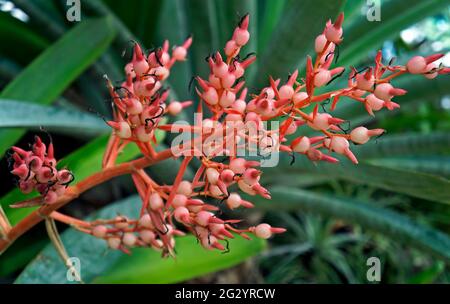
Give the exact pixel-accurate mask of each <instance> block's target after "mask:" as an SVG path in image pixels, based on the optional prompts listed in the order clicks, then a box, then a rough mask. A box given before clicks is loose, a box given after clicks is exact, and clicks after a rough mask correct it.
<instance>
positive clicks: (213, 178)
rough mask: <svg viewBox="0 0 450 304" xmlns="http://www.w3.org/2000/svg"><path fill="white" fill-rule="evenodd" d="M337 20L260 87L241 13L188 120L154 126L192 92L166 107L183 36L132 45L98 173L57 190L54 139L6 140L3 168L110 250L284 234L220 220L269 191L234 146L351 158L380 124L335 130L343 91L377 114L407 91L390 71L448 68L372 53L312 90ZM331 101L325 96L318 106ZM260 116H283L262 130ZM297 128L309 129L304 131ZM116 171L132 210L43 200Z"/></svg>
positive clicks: (61, 175)
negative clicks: (78, 214)
mask: <svg viewBox="0 0 450 304" xmlns="http://www.w3.org/2000/svg"><path fill="white" fill-rule="evenodd" d="M343 20H344V16H343V14H340V15H339V16H338V17H337V19H336V21H335V22H334V23H332V22H331V21H328V22H327V24H326V25H325V28H324V30H323V32H322V33H321V34H319V35H318V36H317V38H316V40H315V53H316V56H315V59H314V61H313V59H312V58H311V57H309V56H308V57H307V61H306V70H305V73H304V75H303V76H302V77H300V74H299V72H298V71H297V70H295V71H294V72H292V73H291V74H290V76H289V77H288V79H287V81H286V82H283V81H282V80H281V79H273V78H272V77H269V85H268V86H267V87H265V88H263V89H262V90H260V91H259V92H253V93H250V92H249V89H248V88H247V87H246V84H245V80H244V77H243V76H244V75H245V72H246V69H247V68H248V67H249V66H250V65H251V64H252V63H253V62H254V61H255V60H256V57H255V55H253V54H250V55H248V56H245V57H241V49H242V47H243V46H245V45H246V44H247V42H248V41H249V39H250V34H249V31H248V26H249V16H248V15H246V16H244V17H243V18H242V19H241V21H240V22H239V24H238V26H237V27H236V28H235V30H234V32H233V35H232V38H231V39H230V40H229V41H228V42H227V43H226V45H225V48H224V53H223V54H221V53H220V52H216V53H214V54H213V55H210V56H209V57H207V64H208V66H209V71H210V73H209V75H207V77H203V78H202V77H200V76H197V77H196V78H195V79H196V81H197V84H198V86H197V87H196V93H197V95H198V97H199V99H200V102H199V103H198V106H197V111H196V114H197V115H196V117H195V119H194V121H195V123H194V124H188V125H187V124H179V123H171V124H163V120H162V118H163V117H164V116H165V115H166V114H170V115H177V114H179V113H180V112H181V111H182V110H183V108H185V107H187V106H190V105H191V104H192V101H184V102H179V101H171V102H170V103H168V104H167V101H168V99H169V98H170V97H169V96H170V95H169V91H168V90H167V89H165V88H164V86H163V83H164V80H165V79H167V77H168V76H169V74H170V69H171V67H172V66H173V65H174V63H175V62H177V61H184V60H185V59H186V56H187V51H188V48H189V46H190V45H191V43H192V38H191V37H189V38H188V39H187V40H186V41H185V42H184V43H183V44H182V45H181V46H177V47H174V48H173V49H172V50H171V51H169V43H168V42H167V41H165V42H164V44H163V46H162V47H161V48H157V49H153V50H151V51H150V52H149V54H145V53H144V52H143V51H142V49H141V47H140V46H139V44H137V43H135V44H134V49H133V58H132V60H131V62H129V63H128V64H127V65H126V66H125V74H126V81H125V82H124V83H122V84H121V85H120V86H118V87H115V86H114V85H113V84H112V83H111V82H110V81H109V80H107V85H108V88H109V91H110V95H111V98H112V100H113V106H114V107H113V120H111V121H108V122H107V123H108V125H110V126H111V127H112V128H113V132H112V134H111V137H110V140H109V142H108V145H107V147H106V151H105V154H104V158H103V171H102V172H99V173H97V174H94V175H93V176H91V177H88V178H87V179H85V180H83V181H81V182H80V183H79V184H77V185H76V186H74V187H69V189H71V191H68V192H69V193H65V192H64V191H63V190H64V189H65V185H67V183H68V182H69V181H70V180H71V177H70V174H69V172H68V171H67V170H61V171H57V170H56V169H55V168H54V166H55V165H56V161H53V152H52V151H53V147H51V148H50V146H49V149H48V152H47V154H45V146H44V147H43V146H42V145H43V144H42V142H41V141H40V140H37V141H36V143H35V145H33V149H32V150H33V151H32V152H27V151H23V150H21V149H19V148H14V151H15V153H14V154H13V157H14V160H15V164H14V170H13V171H12V172H13V173H14V174H16V175H17V176H19V178H20V183H19V185H20V188H21V189H22V190H23V191H30V190H31V189H33V188H35V189H37V190H38V191H39V192H40V193H41V195H42V198H43V200H42V202H41V203H42V204H45V205H44V206H42V207H41V208H46V209H42V210H43V211H45V212H46V214H48V215H49V216H51V217H53V218H54V219H56V220H59V221H62V222H65V223H68V224H71V225H73V226H74V227H75V228H77V229H78V230H80V231H82V232H85V233H88V234H92V235H93V236H95V237H97V238H101V239H104V240H106V241H107V243H108V244H109V246H110V247H111V248H114V249H120V250H122V251H128V248H130V247H134V246H142V247H152V248H154V249H156V250H162V252H163V254H164V255H174V252H175V251H174V248H175V238H174V236H180V235H183V234H185V233H186V232H189V233H192V234H193V235H194V236H196V237H197V239H198V240H199V242H200V244H201V245H202V246H203V247H205V248H207V249H212V248H216V249H219V250H225V248H226V247H227V241H226V240H227V239H228V238H233V237H235V236H237V235H239V236H242V237H244V238H249V237H250V236H249V235H252V234H253V235H255V236H256V237H260V238H269V237H271V236H272V235H273V234H274V233H281V232H284V231H285V229H283V228H274V227H271V226H270V225H268V224H259V225H257V226H254V227H248V228H245V227H242V226H241V223H240V222H241V221H240V220H238V219H221V218H219V215H221V214H222V213H221V208H224V207H227V208H229V209H236V208H241V207H242V208H252V207H253V204H252V203H251V202H250V201H247V200H245V199H243V198H242V197H241V194H240V193H241V192H244V193H246V194H248V195H250V196H252V195H259V196H262V197H264V198H266V199H270V192H269V191H268V190H267V189H266V188H265V187H264V186H263V185H262V184H261V182H262V179H261V175H262V171H261V170H260V169H258V168H259V167H261V164H262V162H260V161H256V160H251V159H249V158H248V157H245V153H244V155H243V154H242V151H244V152H245V151H246V152H252V151H253V152H254V150H255V149H256V150H258V151H259V154H258V155H260V156H261V155H262V154H264V153H278V152H285V153H288V154H290V155H291V156H294V155H296V154H300V155H305V156H306V157H308V158H309V159H310V160H311V161H314V162H319V161H325V162H332V163H336V162H338V159H337V158H336V157H335V156H333V155H334V154H341V155H343V156H345V157H347V158H348V159H350V160H351V161H352V162H354V163H355V164H356V163H358V161H357V158H356V156H355V155H354V154H353V152H352V151H351V149H350V143H354V144H365V143H366V142H368V141H369V139H370V138H371V137H374V136H379V135H381V134H382V133H383V132H384V130H382V129H373V130H369V129H367V128H365V127H364V126H358V127H356V128H354V129H352V130H344V127H343V125H344V124H345V123H347V121H346V120H345V118H342V117H334V116H333V115H332V114H331V113H332V112H333V110H334V109H335V108H336V107H337V106H338V104H339V103H340V102H342V100H343V99H344V98H345V99H347V101H353V102H357V103H361V106H363V107H365V109H366V111H367V112H368V114H369V115H375V113H376V112H377V111H380V110H382V109H383V108H386V109H387V110H394V109H396V108H399V107H400V105H399V104H397V103H396V102H395V101H393V99H395V96H398V95H403V94H405V93H406V91H405V90H403V89H401V88H396V87H395V86H394V85H393V84H392V83H391V81H392V80H393V79H394V78H396V77H398V76H400V75H402V74H406V73H410V74H421V75H423V76H424V77H426V78H430V79H431V78H434V77H436V76H437V75H438V74H448V73H449V72H450V69H449V68H444V67H441V66H436V64H435V62H436V61H437V60H438V59H439V58H441V57H442V55H440V54H436V55H431V56H428V57H420V56H416V57H413V58H412V59H411V60H409V61H408V62H407V64H406V65H405V66H402V65H392V64H391V63H390V62H389V63H387V64H386V63H383V62H384V61H383V58H382V54H381V52H379V53H378V54H377V56H376V59H375V64H374V65H373V66H370V67H367V68H365V69H363V70H357V69H355V68H353V67H352V68H350V71H349V73H348V79H347V86H346V87H344V88H341V89H337V90H331V91H328V92H322V93H320V94H317V92H316V89H318V88H324V87H326V86H327V85H328V84H330V83H331V82H332V81H334V80H335V79H337V78H338V77H342V76H343V75H344V73H345V68H344V67H339V66H337V67H332V66H333V62H334V61H336V60H335V59H336V57H337V50H338V46H339V44H340V43H341V41H342V39H343V29H342V24H343ZM328 102H330V103H331V104H330V106H329V109H328V110H327V111H326V110H325V106H326V105H327V104H328ZM320 106H322V107H320ZM267 121H278V122H279V123H280V124H279V126H278V127H275V128H274V127H271V128H268V127H267V125H266V124H265V122H267ZM305 128H310V129H312V130H314V131H315V132H316V134H315V135H314V136H311V137H310V136H305V135H302V133H303V134H304V131H302V130H304V129H305ZM157 130H163V131H177V132H179V131H182V132H184V133H187V134H189V135H192V136H190V137H189V138H190V139H189V141H187V142H183V143H173V144H172V147H171V148H169V149H166V150H163V151H159V152H157V150H156V146H157V145H158V143H157V141H156V139H155V132H156V131H157ZM211 138H213V139H214V140H211ZM129 144H135V145H137V146H138V147H139V149H140V151H141V152H142V154H143V155H144V157H143V158H140V159H137V160H134V161H131V162H129V163H122V164H117V163H116V158H117V156H118V154H119V153H120V152H121V151H122V150H123V148H124V147H125V146H126V145H129ZM261 151H263V152H264V153H261ZM168 158H178V159H180V160H181V164H180V167H179V170H178V174H177V176H176V178H175V180H174V181H173V183H172V184H170V185H167V184H158V183H157V182H156V181H155V180H153V179H152V178H151V177H150V176H149V175H148V174H147V172H146V171H145V170H144V168H145V167H146V166H150V165H153V164H155V163H157V162H160V161H164V160H166V159H168ZM194 158H197V159H198V160H199V164H200V165H199V166H198V167H197V171H196V173H195V175H194V177H193V178H192V180H187V179H185V177H184V175H185V171H186V169H187V168H188V165H189V164H190V163H191V161H192V160H193V159H194ZM30 172H31V173H30ZM50 172H51V173H50ZM47 173H48V174H47ZM122 174H131V176H132V179H133V182H134V185H135V186H136V189H137V192H138V193H139V196H140V198H141V200H142V205H141V208H140V216H139V218H137V219H129V218H127V217H125V216H117V217H116V218H114V219H104V220H96V221H93V222H85V221H80V220H77V219H73V218H71V217H68V216H66V215H62V214H60V213H58V212H56V211H55V210H54V209H52V208H51V204H53V203H55V202H58V203H59V204H58V206H61V205H63V204H64V203H67V202H69V201H70V200H72V199H73V198H75V197H76V196H77V195H79V194H80V193H81V192H83V191H85V190H87V189H89V188H90V187H93V186H95V185H97V184H98V183H100V182H104V181H106V180H108V179H110V178H112V177H114V176H118V175H122ZM80 185H81V186H80ZM49 204H50V207H49V206H48V205H49ZM43 211H42V212H43ZM0 245H1V243H0Z"/></svg>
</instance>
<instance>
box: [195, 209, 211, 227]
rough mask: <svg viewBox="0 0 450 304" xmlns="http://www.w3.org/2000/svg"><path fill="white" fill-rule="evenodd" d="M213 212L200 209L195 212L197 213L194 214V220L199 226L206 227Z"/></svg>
mask: <svg viewBox="0 0 450 304" xmlns="http://www.w3.org/2000/svg"><path fill="white" fill-rule="evenodd" d="M213 216H214V214H213V213H211V212H208V211H200V212H199V213H197V215H196V216H195V221H196V222H197V224H199V225H200V226H203V227H206V226H208V224H209V221H210V219H211V217H213Z"/></svg>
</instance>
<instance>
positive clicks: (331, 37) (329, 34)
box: [324, 13, 344, 44]
mask: <svg viewBox="0 0 450 304" xmlns="http://www.w3.org/2000/svg"><path fill="white" fill-rule="evenodd" d="M343 22H344V14H343V13H341V14H339V16H338V17H337V19H336V21H335V22H334V24H333V25H328V26H327V27H326V28H325V31H324V34H325V37H326V38H327V40H328V41H331V42H333V43H336V44H339V43H340V42H341V40H342V39H341V37H342V33H343V31H342V23H343Z"/></svg>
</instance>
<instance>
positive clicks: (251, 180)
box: [242, 168, 261, 186]
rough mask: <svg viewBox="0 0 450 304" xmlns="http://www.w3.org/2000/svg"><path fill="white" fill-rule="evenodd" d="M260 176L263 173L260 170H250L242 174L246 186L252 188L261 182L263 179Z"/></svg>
mask: <svg viewBox="0 0 450 304" xmlns="http://www.w3.org/2000/svg"><path fill="white" fill-rule="evenodd" d="M260 175H261V172H260V171H259V170H256V169H254V168H249V169H246V170H245V172H244V174H242V178H243V180H244V182H245V183H246V184H248V185H250V186H252V185H254V184H256V183H257V182H258V181H259V179H260V177H261V176H260Z"/></svg>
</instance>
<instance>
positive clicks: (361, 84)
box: [355, 68, 375, 91]
mask: <svg viewBox="0 0 450 304" xmlns="http://www.w3.org/2000/svg"><path fill="white" fill-rule="evenodd" d="M355 78H356V87H357V88H358V89H360V90H364V91H368V90H371V89H372V87H373V85H374V83H375V78H374V76H373V73H372V68H369V69H368V70H367V71H366V72H365V73H364V74H361V73H359V74H357V75H356V77H355Z"/></svg>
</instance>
